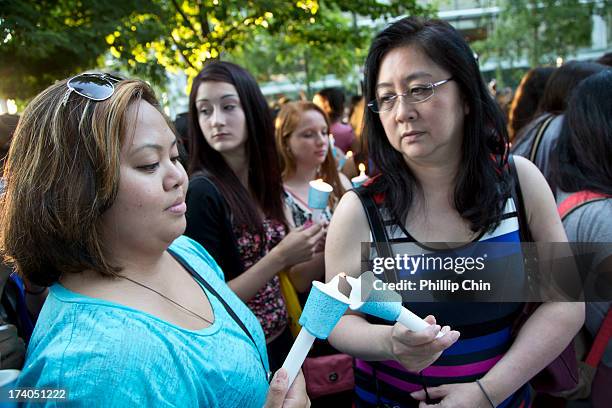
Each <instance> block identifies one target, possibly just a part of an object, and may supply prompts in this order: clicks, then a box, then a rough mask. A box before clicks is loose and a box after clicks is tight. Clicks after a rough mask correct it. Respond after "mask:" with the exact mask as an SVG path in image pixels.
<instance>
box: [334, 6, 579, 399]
mask: <svg viewBox="0 0 612 408" xmlns="http://www.w3.org/2000/svg"><path fill="white" fill-rule="evenodd" d="M365 96H366V100H368V101H370V102H369V103H368V107H369V109H368V111H367V112H366V117H365V132H366V137H367V140H368V143H369V154H370V155H371V157H372V159H373V161H374V164H375V165H376V167H377V168H378V169H379V170H380V175H379V176H378V177H375V178H373V179H372V180H371V181H370V182H369V183H366V185H365V186H364V187H363V188H361V189H358V190H357V192H356V193H354V192H348V193H347V194H345V195H344V197H343V198H342V200H341V201H340V203H339V205H338V208H337V209H336V212H335V213H334V216H333V218H332V221H331V224H330V227H329V231H328V236H327V241H326V242H327V243H326V248H325V264H326V265H325V266H326V271H328V272H327V278H328V279H329V278H331V276H332V275H335V273H337V271H340V270H342V271H346V272H347V274H349V275H353V276H358V275H359V274H360V273H361V271H363V269H361V262H362V257H361V249H362V248H361V242H370V241H371V240H372V238H371V236H374V237H376V236H381V235H383V238H382V241H383V242H382V243H381V242H380V241H379V243H380V245H375V248H374V249H375V250H376V253H377V256H380V255H383V254H384V252H382V251H385V250H388V251H390V252H391V254H390V255H389V256H396V255H397V256H401V255H402V254H406V253H407V252H409V251H415V252H412V254H419V253H428V254H429V253H430V254H433V255H435V254H436V253H437V251H439V249H436V248H440V247H443V248H449V247H450V248H451V249H452V250H456V251H460V250H461V249H463V248H468V247H471V246H472V245H471V244H473V243H487V242H495V241H505V242H510V243H512V242H516V243H517V245H518V241H519V229H518V219H517V212H516V207H515V206H514V202H513V200H512V198H510V195H511V194H510V193H511V186H512V183H511V176H510V175H509V174H508V166H507V157H506V155H505V152H506V147H507V134H506V130H505V124H504V120H503V117H502V114H501V113H500V111H499V109H498V108H497V106H496V104H495V102H494V101H493V100H492V99H491V97H490V95H489V93H488V91H487V88H486V86H485V84H484V82H483V80H482V78H481V75H480V71H479V68H478V65H477V61H476V60H475V58H474V54H473V52H472V51H471V50H470V48H469V46H468V45H467V43H466V42H465V40H464V39H463V38H462V36H461V34H460V33H458V32H457V31H456V30H455V29H453V28H452V27H451V26H450V25H449V24H448V23H445V22H442V21H439V20H422V19H419V18H412V17H411V18H404V19H401V20H399V21H397V22H395V23H393V24H391V25H390V26H389V27H387V28H386V29H385V30H383V31H382V32H381V33H379V34H378V35H377V36H376V37H375V39H374V41H373V43H372V45H371V48H370V51H369V54H368V57H367V60H366V66H365ZM515 162H516V163H515V164H516V170H517V171H518V176H519V178H520V182H521V183H520V184H521V189H522V191H523V196H524V201H525V207H526V211H527V214H526V215H527V219H528V220H529V229H530V230H531V232H532V235H533V237H534V239H535V240H536V241H551V242H563V241H566V240H567V239H566V237H565V233H564V232H563V228H562V225H561V223H560V220H559V217H558V215H557V213H556V208H555V202H554V199H553V197H552V194H551V192H550V189H549V188H548V187H547V185H546V181H545V180H544V178H543V177H542V175H541V174H540V173H539V172H538V171H537V169H536V168H535V167H534V166H533V165H531V164H530V163H529V162H527V161H526V160H521V159H519V158H517V159H516V160H515ZM362 200H363V202H364V204H363V205H362ZM367 203H370V204H369V205H368V204H367ZM366 211H367V212H366ZM366 214H367V215H366ZM368 217H370V220H372V219H374V217H376V219H380V220H381V221H380V230H381V231H382V232H377V231H376V230H371V227H370V224H369V222H368ZM372 225H376V223H375V222H373V224H372ZM371 234H372V235H371ZM386 244H388V246H387V245H386ZM379 250H380V251H381V252H378V251H379ZM372 256H373V253H370V261H372ZM520 264H521V265H522V262H521V263H520ZM393 270H395V272H396V273H400V274H402V273H403V275H400V276H409V275H407V274H406V273H405V271H404V270H401V268H400V270H399V272H398V270H397V269H394V268H392V269H391V270H389V275H391V272H393ZM459 272H460V271H455V270H453V269H451V270H450V272H449V273H450V276H451V277H452V278H455V277H456V275H457V274H458V273H459ZM415 273H417V274H418V275H417V278H418V277H420V276H421V277H428V276H429V275H427V274H426V271H424V270H423V269H419V270H417V271H416V272H415ZM508 273H510V276H509V278H510V279H509V280H510V281H511V282H514V281H519V282H521V281H524V279H525V277H524V272H523V271H522V266H521V268H518V269H517V270H511V271H508ZM466 274H467V272H466ZM394 278H395V279H397V275H396V276H390V277H389V278H387V277H386V276H385V275H381V279H385V280H387V281H389V280H391V279H394ZM440 293H441V294H442V295H444V292H440ZM403 295H404V296H405V297H404V300H406V299H410V296H411V295H410V292H404V293H403ZM434 295H436V296H438V295H437V294H434ZM444 299H448V297H446V298H444ZM404 306H406V307H407V308H408V309H410V310H412V311H413V312H414V313H416V314H417V315H419V316H427V315H429V316H427V318H426V321H427V322H428V323H430V327H428V328H426V329H424V330H421V331H417V332H413V331H410V330H408V329H406V328H405V327H404V326H403V325H401V324H399V323H397V324H395V325H390V324H389V322H386V321H383V320H380V319H379V320H373V319H372V318H369V317H368V318H366V317H365V316H364V315H362V314H358V313H349V314H346V315H345V316H343V317H342V319H341V320H340V322H339V323H338V325H337V326H336V328H335V329H334V331H333V332H332V334H331V336H330V342H331V343H332V345H333V346H334V347H336V348H337V349H339V350H340V351H343V352H345V353H348V354H352V355H354V356H356V357H357V362H356V369H355V382H356V389H355V394H356V402H357V403H356V405H357V406H358V407H370V406H399V407H410V406H417V405H418V406H421V407H423V406H430V405H431V404H435V403H440V404H441V405H440V406H447V407H487V406H503V407H519V406H527V405H528V404H529V401H530V396H529V389H528V387H527V386H525V383H526V382H527V381H529V380H530V378H531V377H533V376H534V375H535V374H536V373H537V372H538V371H540V370H541V369H543V368H544V367H545V366H546V365H547V364H548V363H549V362H550V361H552V360H553V359H554V358H555V357H556V356H557V355H559V354H560V353H561V351H562V350H563V349H564V348H565V347H566V346H567V344H568V342H569V341H570V340H571V338H572V337H573V336H574V334H575V333H576V332H577V330H578V329H579V327H580V325H581V324H582V321H583V314H584V305H583V304H580V303H576V304H572V303H545V304H542V305H541V306H540V307H539V308H538V309H537V310H536V311H535V312H534V313H533V314H532V315H531V317H530V318H529V320H528V321H527V322H526V323H525V324H524V325H523V326H522V329H521V331H520V332H519V334H518V335H517V337H516V339H514V340H513V339H512V337H511V326H512V323H513V320H514V318H515V316H516V315H517V314H518V313H519V312H520V310H521V308H522V305H521V304H520V303H470V302H452V301H448V300H445V301H438V302H434V301H430V302H427V303H419V302H406V303H404ZM434 316H435V318H434ZM437 321H438V322H440V324H441V325H444V327H442V328H441V327H440V325H438V324H437V323H436V322H437ZM449 326H451V327H453V329H454V330H451V329H450V327H449ZM439 333H442V334H441V335H440V336H439V337H436V336H437V335H438V334H439ZM419 402H420V405H419Z"/></svg>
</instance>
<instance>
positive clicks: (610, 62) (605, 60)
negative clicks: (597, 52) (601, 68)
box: [595, 52, 612, 67]
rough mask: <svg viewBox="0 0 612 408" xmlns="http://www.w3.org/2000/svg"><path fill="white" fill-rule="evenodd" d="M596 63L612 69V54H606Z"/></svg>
mask: <svg viewBox="0 0 612 408" xmlns="http://www.w3.org/2000/svg"><path fill="white" fill-rule="evenodd" d="M595 62H597V63H599V64H603V65H607V66H609V67H612V52H606V53H605V54H604V55H602V56H601V57H599V58H598V59H597V61H595Z"/></svg>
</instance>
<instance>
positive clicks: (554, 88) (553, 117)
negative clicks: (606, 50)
mask: <svg viewBox="0 0 612 408" xmlns="http://www.w3.org/2000/svg"><path fill="white" fill-rule="evenodd" d="M605 68H606V66H605V65H601V64H596V63H593V62H582V61H570V62H568V63H566V64H564V65H562V66H561V67H559V68H557V69H556V70H555V71H554V72H553V73H552V74H551V76H550V78H549V79H548V82H547V83H546V88H545V89H544V95H543V96H542V100H541V101H540V104H539V106H538V113H537V114H536V117H535V119H533V120H532V121H531V122H530V123H529V124H528V125H526V126H524V127H523V129H522V130H521V131H520V132H519V133H518V134H517V135H516V137H515V139H514V143H513V145H512V147H511V152H512V153H513V154H515V155H519V156H523V157H526V158H528V159H529V160H531V161H532V162H533V163H535V165H536V166H538V168H539V169H540V171H541V172H542V174H544V177H545V178H546V181H547V182H548V184H549V186H550V187H551V189H552V191H553V193H555V191H556V188H555V185H554V179H553V174H552V169H551V166H550V159H551V154H552V151H553V149H554V148H555V146H556V144H557V139H558V137H559V132H560V131H561V125H562V124H563V112H564V111H565V108H566V107H567V101H568V100H569V97H570V95H571V93H572V92H573V91H574V89H576V86H577V85H578V84H579V83H580V81H582V80H583V79H585V78H587V77H589V76H590V75H593V74H596V73H598V72H601V71H602V70H604V69H605Z"/></svg>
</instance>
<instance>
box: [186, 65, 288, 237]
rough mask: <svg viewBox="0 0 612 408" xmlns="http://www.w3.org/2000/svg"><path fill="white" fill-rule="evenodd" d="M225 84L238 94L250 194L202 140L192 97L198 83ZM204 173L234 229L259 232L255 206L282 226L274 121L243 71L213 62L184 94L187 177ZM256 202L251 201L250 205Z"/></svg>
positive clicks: (265, 103) (264, 100) (194, 98)
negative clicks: (224, 204)
mask: <svg viewBox="0 0 612 408" xmlns="http://www.w3.org/2000/svg"><path fill="white" fill-rule="evenodd" d="M208 81H212V82H225V83H228V84H231V85H233V86H234V87H235V88H236V91H237V92H238V97H239V98H240V103H241V105H242V108H243V110H244V116H245V122H246V123H245V127H246V131H247V135H248V136H247V141H246V149H245V151H246V155H247V157H248V161H249V163H248V165H249V170H248V174H249V190H250V191H248V190H247V189H245V188H244V187H243V186H242V183H241V182H240V180H239V179H238V177H237V176H236V175H235V174H234V172H233V171H232V170H231V168H230V167H229V165H228V164H227V163H226V162H225V159H223V156H222V155H221V153H219V152H217V151H216V150H214V149H213V148H212V147H210V145H209V144H208V143H207V142H206V140H205V139H204V134H203V133H202V129H201V128H200V124H199V122H198V110H197V108H196V96H197V92H198V88H199V87H200V84H202V83H203V82H208ZM197 172H203V173H205V174H206V175H207V176H208V177H210V178H211V179H212V180H213V181H214V182H215V184H216V186H217V187H218V188H219V190H220V191H221V194H222V195H223V197H224V198H225V200H226V201H227V204H228V206H229V208H230V211H231V215H232V222H233V223H234V225H247V226H252V227H253V229H254V230H255V231H257V232H261V231H262V228H263V226H262V219H261V216H260V215H259V212H258V206H259V208H261V210H262V211H263V213H264V214H265V215H266V216H267V217H270V218H274V219H276V220H279V221H281V222H282V223H284V224H285V225H286V219H285V213H284V211H283V208H284V207H283V196H282V194H283V189H282V178H281V172H280V165H279V158H278V154H277V152H276V142H275V140H274V122H273V120H272V115H271V113H270V109H269V108H268V104H267V102H266V99H265V97H264V96H263V94H262V93H261V90H260V89H259V86H258V85H257V82H256V81H255V78H253V76H252V75H251V74H250V73H249V72H248V71H246V70H245V69H244V68H242V67H240V66H238V65H236V64H233V63H231V62H225V61H212V62H209V63H208V64H206V65H205V66H204V68H203V69H202V71H200V73H199V74H198V75H197V76H196V77H195V79H194V80H193V85H192V87H191V93H190V95H189V167H188V173H189V175H190V176H192V175H193V174H194V173H197ZM254 200H255V202H253V201H254Z"/></svg>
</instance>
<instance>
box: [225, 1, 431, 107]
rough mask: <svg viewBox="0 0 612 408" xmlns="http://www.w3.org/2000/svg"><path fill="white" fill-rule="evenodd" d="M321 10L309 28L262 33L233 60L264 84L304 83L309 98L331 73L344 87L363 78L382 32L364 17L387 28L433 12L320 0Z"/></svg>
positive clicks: (402, 4) (396, 4)
mask: <svg viewBox="0 0 612 408" xmlns="http://www.w3.org/2000/svg"><path fill="white" fill-rule="evenodd" d="M319 7H320V8H319V11H318V12H317V13H316V15H313V16H312V17H311V18H310V19H309V21H308V24H285V25H283V26H282V27H280V29H279V30H278V31H276V32H271V31H269V30H266V31H260V32H258V33H257V35H255V36H252V37H251V38H249V39H248V40H247V41H245V42H244V43H242V44H241V45H240V46H239V47H237V48H236V49H235V50H234V51H233V52H232V53H231V55H229V59H230V60H233V61H235V62H237V63H239V64H241V65H244V66H248V67H249V69H250V70H251V72H253V73H254V74H255V76H256V77H257V79H258V80H260V81H270V80H275V79H277V78H281V79H288V80H289V81H290V82H291V83H294V84H295V83H303V84H305V85H306V89H307V92H308V93H309V94H310V93H311V91H312V90H311V89H310V84H311V83H312V82H313V81H315V80H317V79H320V78H322V77H324V76H326V75H329V74H333V75H334V76H335V77H336V78H339V79H341V80H343V82H345V83H346V84H348V83H351V82H352V83H357V82H358V81H359V79H361V78H360V75H359V78H356V76H357V75H358V74H359V72H358V67H360V66H362V65H363V61H364V59H365V56H366V54H367V50H368V47H369V44H370V41H371V38H372V36H373V34H374V33H375V32H376V31H377V28H378V27H376V26H375V25H371V24H369V23H366V24H359V23H358V21H359V20H360V19H361V18H362V17H363V16H366V17H368V18H369V19H371V20H378V21H379V22H381V23H382V24H384V23H385V22H386V21H387V19H388V18H390V17H396V16H402V15H408V14H411V15H431V14H432V13H433V11H434V9H433V8H432V7H423V6H420V5H417V4H416V1H409V2H407V1H403V2H387V3H385V4H382V2H378V1H371V0H352V1H320V2H319ZM379 25H380V24H379ZM279 74H281V75H279ZM309 96H310V95H309Z"/></svg>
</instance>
